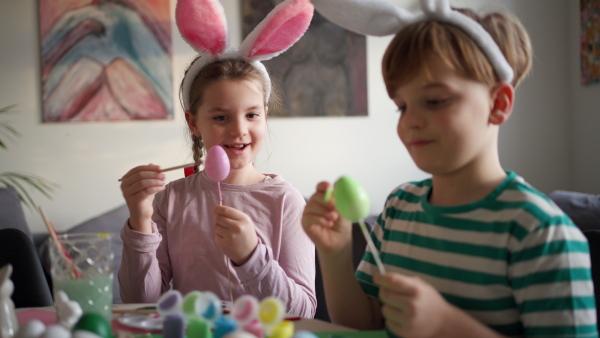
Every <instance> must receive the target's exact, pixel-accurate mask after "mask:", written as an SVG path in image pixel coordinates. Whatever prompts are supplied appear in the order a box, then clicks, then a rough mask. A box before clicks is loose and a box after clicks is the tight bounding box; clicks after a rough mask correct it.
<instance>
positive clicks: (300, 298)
mask: <svg viewBox="0 0 600 338" xmlns="http://www.w3.org/2000/svg"><path fill="white" fill-rule="evenodd" d="M216 6H220V4H219V2H218V1H216V0H210V1H196V2H194V3H192V2H188V1H180V2H179V3H178V5H177V13H176V15H177V23H178V26H179V30H180V31H181V32H182V34H183V37H184V38H185V39H186V40H187V41H188V42H190V44H192V46H196V47H198V48H199V49H200V52H201V56H200V57H198V58H196V60H194V62H192V64H191V66H190V67H189V68H188V70H187V71H186V75H185V77H184V79H183V81H182V85H181V96H182V98H183V105H184V108H185V117H186V121H187V125H188V127H189V130H190V133H191V138H192V141H193V146H192V150H193V152H194V159H195V160H199V159H200V158H201V157H202V153H203V151H204V150H206V149H210V147H213V146H215V145H220V146H222V147H223V148H224V149H225V151H226V153H227V155H228V157H229V161H230V164H231V171H230V174H229V176H228V177H227V178H226V179H225V180H224V181H223V184H222V185H221V187H222V190H223V197H224V205H223V206H220V205H219V198H218V194H217V183H216V182H214V181H212V180H211V179H210V178H209V177H208V176H207V175H206V174H205V172H204V171H201V172H198V173H196V174H194V175H191V176H189V177H186V178H184V179H180V180H177V181H174V182H171V183H169V184H167V185H166V186H165V182H164V179H165V176H164V175H163V174H162V173H160V172H159V170H160V167H158V166H156V165H146V166H139V167H136V168H134V169H132V170H130V171H129V172H128V173H127V174H125V176H124V177H123V179H122V184H121V189H122V192H123V196H124V197H125V200H126V202H127V206H128V207H129V211H130V218H129V220H128V222H127V224H126V225H125V226H124V228H123V230H122V232H121V237H122V239H123V244H124V248H123V261H122V268H121V269H120V271H119V275H118V277H119V283H120V285H121V288H120V289H121V297H122V298H123V301H124V302H143V303H145V302H155V301H156V300H157V299H158V298H159V296H160V295H161V294H162V293H163V292H165V291H167V290H168V289H169V288H171V285H172V287H173V288H174V289H177V290H179V291H181V292H182V293H183V294H185V293H188V292H190V291H194V290H199V291H205V290H210V291H213V292H215V293H216V294H217V295H218V296H219V297H220V298H221V299H228V300H229V299H230V296H231V298H235V297H238V296H240V295H243V294H246V293H250V294H253V295H255V296H257V297H259V298H264V297H267V296H276V297H279V298H280V299H282V300H283V301H284V303H286V304H287V311H288V313H290V314H295V315H299V316H304V317H312V316H313V315H314V312H315V308H316V299H315V292H314V277H315V265H314V264H315V262H314V246H313V245H312V243H311V241H310V240H309V239H308V237H307V236H306V234H305V233H304V232H303V230H302V228H301V224H300V217H301V213H302V209H303V207H304V204H305V203H304V199H303V197H302V195H301V194H300V192H299V191H298V190H297V189H295V188H294V187H293V186H292V185H291V184H290V183H288V182H286V181H285V180H284V179H283V178H282V177H281V176H277V175H265V174H262V173H260V172H259V171H257V170H256V169H255V168H254V165H253V162H252V161H253V160H254V158H255V157H256V156H257V155H258V153H259V151H260V148H261V146H262V143H263V140H264V134H265V131H266V127H267V126H266V117H267V113H268V107H267V102H268V100H269V97H270V92H271V82H270V79H269V76H268V74H267V73H266V70H265V68H264V66H263V65H262V64H261V63H260V62H259V60H261V59H263V60H264V59H267V58H269V57H272V56H273V55H276V54H277V53H279V52H282V51H283V50H284V49H285V48H287V47H289V46H290V45H291V44H293V43H294V42H295V41H297V39H299V38H300V36H301V35H302V34H303V33H304V31H305V30H306V28H307V27H308V24H309V22H310V18H311V16H312V5H311V4H310V2H308V1H307V0H288V1H285V2H283V3H281V4H280V5H279V6H277V7H276V8H275V9H274V10H273V12H272V13H271V14H270V15H269V16H267V18H266V19H265V21H263V23H261V24H260V25H259V26H258V28H257V29H256V30H255V32H253V33H252V34H250V35H249V36H248V38H247V39H246V40H245V41H244V43H242V46H241V47H240V50H239V51H230V50H227V49H226V45H225V42H226V40H227V39H226V33H225V32H224V30H225V27H226V25H225V22H224V18H222V17H221V16H220V13H222V8H220V10H218V8H217V9H215V8H216ZM194 9H195V10H194ZM200 9H201V10H202V11H200ZM211 10H214V13H212V17H210V18H209V19H207V18H206V17H205V16H207V15H208V16H210V14H207V11H208V12H210V11H211ZM190 13H192V14H194V13H201V14H202V15H203V17H201V18H189V17H188V15H190ZM203 22H211V27H210V29H211V31H210V34H206V27H203V26H202V23H203ZM219 22H220V23H221V26H220V28H218V27H216V26H218V25H216V24H215V23H219ZM273 22H276V23H280V24H281V23H282V22H283V24H281V26H279V27H277V26H275V27H274V25H273V24H269V23H273ZM286 22H293V25H292V26H291V27H290V26H286V25H285V23H286ZM273 29H275V30H277V31H276V32H272V31H270V32H269V31H268V30H273ZM215 30H216V31H215ZM257 30H258V33H257ZM190 32H192V33H190ZM263 33H264V35H263ZM267 33H269V34H267ZM273 33H275V34H273ZM265 36H266V38H267V39H269V38H270V39H273V41H269V40H265ZM198 39H210V41H205V40H203V41H202V42H201V43H200V42H198ZM282 42H284V45H282V44H281V43H282ZM207 46H208V47H207ZM261 49H264V50H267V51H268V54H267V53H265V52H262V51H261ZM274 50H275V52H276V53H273V51H274ZM196 171H197V169H196ZM154 194H156V196H154Z"/></svg>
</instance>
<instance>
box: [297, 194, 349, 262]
mask: <svg viewBox="0 0 600 338" xmlns="http://www.w3.org/2000/svg"><path fill="white" fill-rule="evenodd" d="M329 188H332V187H331V185H330V184H329V183H328V182H321V183H319V184H318V185H317V191H316V192H315V193H314V194H313V195H312V196H311V197H310V200H309V201H308V203H306V207H305V208H304V213H303V214H302V227H303V228H304V231H305V232H306V234H307V235H308V237H310V239H311V240H312V241H313V242H314V243H315V246H316V247H317V249H318V250H319V251H324V252H340V251H341V250H342V249H344V248H347V247H348V245H349V244H350V241H351V231H352V225H351V223H350V221H348V220H345V219H343V218H342V217H340V214H339V213H338V212H337V210H336V209H335V204H334V201H333V198H332V199H330V200H329V201H327V202H325V201H324V198H325V194H326V193H327V190H328V189H329Z"/></svg>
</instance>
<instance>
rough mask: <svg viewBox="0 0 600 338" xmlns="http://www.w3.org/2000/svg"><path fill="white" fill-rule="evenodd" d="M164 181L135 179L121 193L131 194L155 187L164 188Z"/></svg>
mask: <svg viewBox="0 0 600 338" xmlns="http://www.w3.org/2000/svg"><path fill="white" fill-rule="evenodd" d="M164 186H165V182H164V181H163V180H143V181H137V182H135V183H134V184H132V185H130V186H128V187H126V188H124V189H123V195H124V196H125V197H127V196H133V195H137V194H139V193H144V192H147V191H149V190H153V189H155V188H164Z"/></svg>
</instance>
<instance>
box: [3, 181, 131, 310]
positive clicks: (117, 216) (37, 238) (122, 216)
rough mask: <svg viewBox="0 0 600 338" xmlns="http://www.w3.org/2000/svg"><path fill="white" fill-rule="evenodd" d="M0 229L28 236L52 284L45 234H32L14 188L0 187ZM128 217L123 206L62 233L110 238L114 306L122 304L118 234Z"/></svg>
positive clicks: (120, 248)
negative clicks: (13, 230) (19, 231)
mask: <svg viewBox="0 0 600 338" xmlns="http://www.w3.org/2000/svg"><path fill="white" fill-rule="evenodd" d="M0 206H2V207H0V229H4V228H17V229H19V230H21V231H23V232H24V233H25V234H27V235H28V236H29V237H30V238H31V239H32V241H33V242H34V244H35V247H36V249H37V252H38V255H39V257H40V260H41V263H42V267H43V269H44V273H45V274H46V279H47V281H48V283H49V284H52V281H51V279H50V257H49V253H48V245H49V241H48V237H49V235H48V233H32V232H31V230H30V229H29V226H28V225H27V222H26V220H25V214H24V212H23V206H22V204H21V201H20V200H19V197H18V195H17V192H16V191H15V190H14V189H13V188H0ZM127 218H129V211H128V210H127V207H126V206H125V204H123V205H121V206H119V207H117V208H114V209H112V210H109V211H107V212H105V213H103V214H102V215H100V216H97V217H94V218H92V219H90V220H87V221H85V222H83V223H81V224H78V225H76V226H74V227H72V228H71V229H69V230H67V231H64V232H63V233H81V232H106V233H110V234H111V235H112V239H113V240H112V244H113V248H114V254H115V259H114V266H113V271H114V272H115V280H114V283H113V303H115V304H118V303H122V301H121V297H120V296H119V283H118V282H117V278H116V274H117V271H119V268H120V266H121V255H122V252H123V242H122V241H121V236H120V231H121V228H122V227H123V224H125V221H126V220H127Z"/></svg>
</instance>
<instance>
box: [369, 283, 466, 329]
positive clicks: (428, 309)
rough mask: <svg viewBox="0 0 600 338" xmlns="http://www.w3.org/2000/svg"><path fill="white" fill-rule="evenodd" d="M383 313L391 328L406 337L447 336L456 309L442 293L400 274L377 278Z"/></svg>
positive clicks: (387, 324)
mask: <svg viewBox="0 0 600 338" xmlns="http://www.w3.org/2000/svg"><path fill="white" fill-rule="evenodd" d="M373 281H374V282H375V283H376V284H377V285H379V287H380V289H379V298H380V299H381V301H382V302H383V307H382V308H381V313H382V315H383V317H384V318H385V320H386V326H387V328H388V329H389V330H390V331H392V332H393V333H394V334H396V335H399V336H402V337H443V336H445V334H444V331H443V330H444V327H446V326H445V324H444V323H445V321H446V320H447V318H448V317H449V315H448V314H450V313H452V311H458V310H457V309H454V307H453V306H452V305H450V304H449V303H448V302H446V300H445V299H444V298H443V297H442V295H440V293H439V292H438V291H437V290H436V289H435V288H434V287H433V286H432V285H431V284H429V283H427V282H426V281H424V280H422V279H421V278H419V277H411V276H406V275H402V274H398V273H393V272H392V273H387V274H385V275H375V277H374V278H373Z"/></svg>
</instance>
